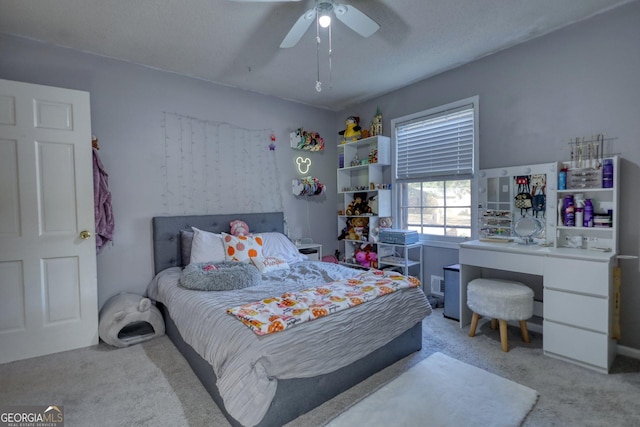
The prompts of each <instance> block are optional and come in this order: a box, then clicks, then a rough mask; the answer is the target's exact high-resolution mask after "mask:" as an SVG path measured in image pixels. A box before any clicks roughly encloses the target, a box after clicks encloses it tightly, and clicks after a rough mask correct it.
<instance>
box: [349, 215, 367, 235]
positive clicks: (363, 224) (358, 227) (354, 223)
mask: <svg viewBox="0 0 640 427" xmlns="http://www.w3.org/2000/svg"><path fill="white" fill-rule="evenodd" d="M368 235H369V218H361V217H358V218H352V219H351V226H350V227H349V230H348V231H347V239H348V240H365V241H366V240H367V237H368Z"/></svg>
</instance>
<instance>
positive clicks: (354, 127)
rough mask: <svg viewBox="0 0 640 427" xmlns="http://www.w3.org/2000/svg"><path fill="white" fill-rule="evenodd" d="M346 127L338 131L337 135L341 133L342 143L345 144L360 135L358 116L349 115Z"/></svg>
mask: <svg viewBox="0 0 640 427" xmlns="http://www.w3.org/2000/svg"><path fill="white" fill-rule="evenodd" d="M346 124H347V128H346V129H345V130H341V131H340V132H338V135H342V136H343V139H342V143H343V144H346V143H347V142H349V141H356V140H358V139H360V138H361V137H362V132H361V129H362V128H361V127H360V126H359V125H360V117H356V116H350V117H348V118H347V121H346Z"/></svg>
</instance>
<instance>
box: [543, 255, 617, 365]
mask: <svg viewBox="0 0 640 427" xmlns="http://www.w3.org/2000/svg"><path fill="white" fill-rule="evenodd" d="M612 264H613V258H609V259H608V260H603V261H602V262H595V261H584V260H576V259H567V258H547V259H545V265H544V326H543V333H544V343H543V350H544V353H545V354H547V355H549V356H555V357H559V358H570V359H573V360H575V361H577V362H578V363H581V364H587V365H593V366H595V367H596V368H598V369H600V370H602V371H608V370H609V367H610V366H611V363H612V362H613V358H614V356H615V354H614V349H615V345H614V343H613V339H612V335H611V328H612V319H613V309H614V307H613V292H612V272H613V265H612Z"/></svg>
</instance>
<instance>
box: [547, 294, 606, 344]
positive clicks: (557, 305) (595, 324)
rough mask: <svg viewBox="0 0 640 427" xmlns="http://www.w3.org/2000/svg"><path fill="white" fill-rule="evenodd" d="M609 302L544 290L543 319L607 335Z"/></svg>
mask: <svg viewBox="0 0 640 427" xmlns="http://www.w3.org/2000/svg"><path fill="white" fill-rule="evenodd" d="M609 312H610V311H609V300H608V299H607V298H599V297H590V296H585V295H577V294H572V293H567V292H559V291H554V290H551V289H545V290H544V318H545V319H546V320H553V321H555V322H560V323H566V324H568V325H573V326H578V327H581V328H586V329H590V330H593V331H597V332H601V333H604V334H608V333H609Z"/></svg>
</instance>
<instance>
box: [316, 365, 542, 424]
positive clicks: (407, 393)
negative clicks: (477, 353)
mask: <svg viewBox="0 0 640 427" xmlns="http://www.w3.org/2000/svg"><path fill="white" fill-rule="evenodd" d="M537 399H538V392H537V391H535V390H533V389H530V388H529V387H525V386H523V385H520V384H518V383H515V382H513V381H510V380H507V379H505V378H502V377H499V376H497V375H494V374H492V373H489V372H487V371H485V370H483V369H480V368H476V367H475V366H471V365H468V364H466V363H463V362H460V361H459V360H456V359H453V358H451V357H449V356H445V355H444V354H442V353H434V354H432V355H431V356H429V357H428V358H426V359H425V360H423V361H421V362H420V363H418V364H417V365H416V366H413V367H412V368H410V369H409V370H408V371H406V372H404V373H403V374H401V375H400V376H399V377H398V378H396V379H394V380H393V381H391V382H390V383H388V384H385V385H384V386H382V387H380V388H379V389H378V390H376V391H375V392H374V393H372V394H370V395H369V396H367V397H365V398H364V399H363V400H361V401H359V402H358V403H356V404H355V405H353V406H352V407H351V408H349V409H347V410H346V411H345V412H343V413H342V414H340V415H339V416H337V417H336V418H334V419H333V420H332V421H331V422H330V423H329V424H328V426H330V427H353V426H358V425H360V426H362V425H366V426H367V427H375V426H380V427H383V426H384V427H388V426H397V427H399V426H420V425H422V426H429V427H464V426H483V427H489V426H492V427H499V426H500V427H502V426H519V425H520V423H521V422H522V421H523V420H524V418H525V417H526V416H527V414H528V413H529V411H530V410H531V408H533V405H535V403H536V401H537Z"/></svg>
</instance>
